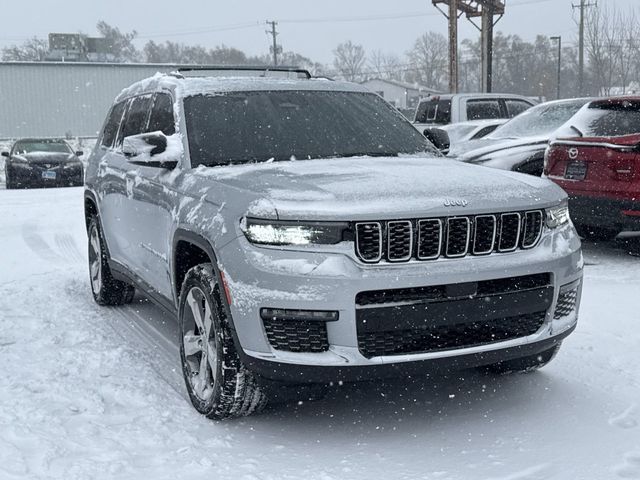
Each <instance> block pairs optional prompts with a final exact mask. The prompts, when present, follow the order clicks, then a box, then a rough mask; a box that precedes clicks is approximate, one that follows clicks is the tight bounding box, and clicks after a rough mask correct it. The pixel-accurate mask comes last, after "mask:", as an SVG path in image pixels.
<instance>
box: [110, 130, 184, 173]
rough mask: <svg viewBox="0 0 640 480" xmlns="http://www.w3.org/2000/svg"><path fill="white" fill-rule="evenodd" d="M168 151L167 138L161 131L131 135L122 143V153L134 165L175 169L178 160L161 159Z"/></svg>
mask: <svg viewBox="0 0 640 480" xmlns="http://www.w3.org/2000/svg"><path fill="white" fill-rule="evenodd" d="M166 151H167V137H166V136H165V134H164V133H162V132H160V131H158V132H150V133H140V134H138V135H131V136H129V137H124V139H123V141H122V153H123V154H124V156H125V157H127V158H128V159H129V163H132V164H133V165H140V166H143V167H156V168H168V169H174V168H175V167H176V165H178V161H177V160H174V159H169V158H167V159H164V158H159V157H160V156H161V154H162V153H165V152H166Z"/></svg>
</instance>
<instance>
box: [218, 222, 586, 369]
mask: <svg viewBox="0 0 640 480" xmlns="http://www.w3.org/2000/svg"><path fill="white" fill-rule="evenodd" d="M218 254H219V257H218V260H219V263H220V266H221V269H222V271H223V272H224V274H225V278H226V281H227V285H228V288H229V292H230V295H231V299H232V301H231V305H230V309H231V314H232V318H233V326H234V330H235V333H236V335H237V340H238V342H239V344H240V346H241V354H242V356H243V357H244V359H245V363H247V365H248V366H249V367H250V368H253V369H255V370H256V371H258V372H259V373H261V374H262V375H265V376H268V377H269V378H276V379H278V378H280V377H281V376H284V377H285V379H290V377H295V378H298V379H300V378H301V377H304V376H305V375H306V374H305V372H307V373H308V374H309V375H310V378H314V377H315V375H311V373H312V371H313V370H315V369H316V368H320V367H322V368H321V370H325V368H326V370H325V371H324V372H321V373H320V377H322V378H324V377H327V378H328V377H331V376H332V375H333V376H334V379H337V378H338V377H341V378H342V377H344V378H346V377H354V376H355V377H357V376H358V375H359V373H358V369H357V368H355V367H372V366H378V367H382V366H389V367H390V368H389V369H388V370H389V371H395V369H396V367H398V366H400V365H401V364H408V363H412V362H423V361H424V362H433V364H434V365H435V364H448V365H450V366H451V367H455V366H456V365H459V366H460V367H461V368H463V367H464V366H473V365H482V364H486V363H493V362H495V361H500V360H506V359H507V358H508V357H510V356H511V357H512V358H515V357H517V356H524V355H527V354H528V353H527V352H529V351H531V352H533V354H535V353H538V352H540V351H543V350H545V349H547V348H551V346H553V345H554V344H555V343H557V342H559V341H560V339H561V338H562V337H563V336H566V335H567V334H568V333H569V332H570V331H571V330H572V329H573V328H575V325H576V322H577V316H578V307H579V303H580V294H581V287H582V284H581V281H580V280H581V278H582V266H583V259H582V253H581V250H580V240H579V238H578V236H577V235H576V233H575V230H574V229H573V226H572V225H570V224H569V225H566V226H564V227H562V228H558V229H556V230H554V231H547V230H546V231H545V233H544V235H543V237H542V238H541V240H540V242H539V243H538V245H537V246H536V247H535V248H533V249H531V250H520V251H516V252H513V253H499V254H492V255H488V256H483V257H474V256H467V257H464V258H455V259H447V258H441V259H438V260H435V261H424V262H419V261H411V262H408V263H404V264H377V265H364V264H362V263H360V262H359V261H358V260H357V259H356V258H355V256H354V254H353V245H352V244H349V243H342V244H338V245H335V246H331V247H330V248H328V247H326V246H325V247H324V248H323V250H322V251H320V250H317V249H315V248H299V249H297V250H295V251H294V250H289V249H277V248H264V247H262V248H259V247H256V246H254V245H251V244H249V243H248V242H247V241H246V239H245V238H244V237H243V236H240V237H238V238H237V240H236V241H234V242H231V243H230V244H228V245H227V246H225V247H224V248H222V249H221V251H220V252H218ZM535 274H549V275H550V278H551V288H552V289H553V294H552V299H551V300H550V302H551V303H550V304H549V307H548V308H547V309H546V311H545V312H544V322H543V324H542V326H541V327H540V328H539V329H538V330H537V331H536V332H535V333H533V334H531V335H526V336H523V337H518V338H511V339H508V340H505V341H499V342H493V343H490V344H483V345H475V346H469V347H462V348H451V349H442V350H438V351H429V352H427V353H406V354H394V355H380V356H365V355H363V354H362V353H361V351H360V348H359V343H358V320H357V311H356V296H357V294H358V293H360V292H365V291H375V290H383V289H400V288H413V287H427V286H436V285H448V284H461V283H469V282H482V281H485V280H493V279H504V278H510V277H517V276H526V275H535ZM576 281H577V283H576V284H577V285H578V287H577V294H576V295H577V298H576V304H575V305H576V307H575V309H574V310H573V311H572V312H571V313H570V314H568V315H565V316H562V317H561V318H555V319H554V318H553V317H554V311H555V309H556V304H557V300H558V295H559V292H560V288H561V287H562V286H563V285H567V284H570V283H572V282H576ZM262 308H278V309H293V310H295V309H298V310H325V311H326V310H332V311H338V312H339V319H338V320H337V321H334V322H328V323H327V324H326V325H327V327H326V329H327V330H326V331H327V339H328V344H329V348H328V350H327V351H324V352H320V353H296V352H291V351H285V350H280V349H275V348H273V347H272V346H271V344H270V343H269V341H268V339H267V335H266V332H265V328H264V325H263V322H262V320H261V317H260V310H261V309H262ZM500 352H502V353H500ZM283 365H288V366H290V367H296V368H292V369H285V368H283ZM298 367H300V368H298ZM307 367H309V368H307ZM422 369H424V367H422ZM383 370H384V369H383ZM287 372H288V373H287ZM331 372H333V373H331ZM346 372H351V373H350V374H349V375H347V374H346ZM372 374H374V375H375V374H376V373H372ZM381 374H383V375H384V373H381ZM327 378H324V379H327Z"/></svg>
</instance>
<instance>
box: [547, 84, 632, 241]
mask: <svg viewBox="0 0 640 480" xmlns="http://www.w3.org/2000/svg"><path fill="white" fill-rule="evenodd" d="M556 136H557V139H554V140H552V141H551V145H550V146H549V149H548V150H547V155H546V158H545V173H546V175H547V176H548V177H549V178H550V179H551V180H553V181H554V182H556V183H557V184H558V185H560V186H561V187H562V188H563V189H564V190H565V191H566V192H567V193H568V194H569V204H570V206H571V217H572V219H573V222H574V224H575V225H576V228H578V231H579V232H580V234H581V235H582V236H585V237H589V238H592V239H596V240H606V239H611V238H613V237H615V236H616V235H618V234H619V233H620V232H622V231H640V154H639V150H638V146H640V97H617V98H608V99H604V100H595V101H593V102H591V103H589V104H588V105H585V107H584V108H582V110H580V112H578V114H577V115H576V116H575V117H573V118H572V119H571V120H570V121H569V122H567V124H566V125H564V126H563V127H562V128H561V129H560V130H559V131H558V132H557V134H556Z"/></svg>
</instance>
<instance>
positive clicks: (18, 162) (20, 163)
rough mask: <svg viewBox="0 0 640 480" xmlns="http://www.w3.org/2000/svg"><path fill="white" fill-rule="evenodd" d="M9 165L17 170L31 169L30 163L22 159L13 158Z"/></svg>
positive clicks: (8, 162)
mask: <svg viewBox="0 0 640 480" xmlns="http://www.w3.org/2000/svg"><path fill="white" fill-rule="evenodd" d="M7 165H11V166H12V167H17V168H31V166H30V165H29V162H28V161H27V160H26V159H25V158H22V157H11V159H10V160H9V161H7Z"/></svg>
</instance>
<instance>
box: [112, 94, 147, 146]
mask: <svg viewBox="0 0 640 480" xmlns="http://www.w3.org/2000/svg"><path fill="white" fill-rule="evenodd" d="M150 107H151V95H141V96H139V97H134V98H133V99H131V100H130V104H129V108H128V109H127V114H126V117H125V120H124V126H123V127H122V133H121V134H120V138H119V139H118V143H120V140H121V139H122V138H124V137H128V136H129V135H137V134H139V133H143V132H144V131H145V129H146V127H147V118H148V116H149V108H150Z"/></svg>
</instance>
